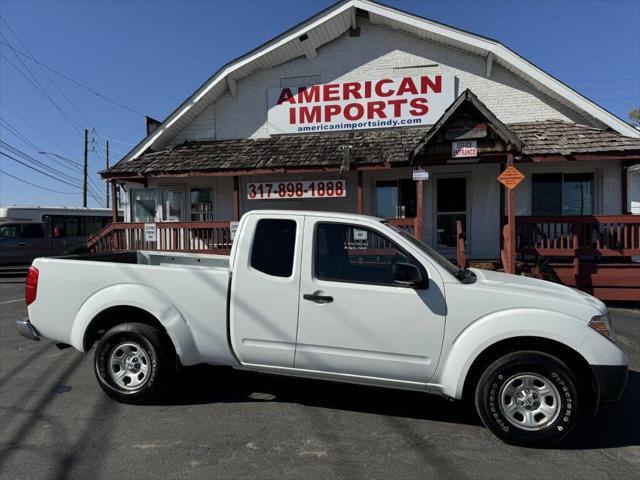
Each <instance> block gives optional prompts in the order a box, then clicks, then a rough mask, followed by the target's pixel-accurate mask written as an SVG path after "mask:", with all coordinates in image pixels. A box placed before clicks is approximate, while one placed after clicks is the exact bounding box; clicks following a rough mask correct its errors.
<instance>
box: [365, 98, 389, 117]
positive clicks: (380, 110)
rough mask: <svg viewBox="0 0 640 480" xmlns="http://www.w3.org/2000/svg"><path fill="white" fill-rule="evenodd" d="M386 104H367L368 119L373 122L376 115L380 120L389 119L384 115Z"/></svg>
mask: <svg viewBox="0 0 640 480" xmlns="http://www.w3.org/2000/svg"><path fill="white" fill-rule="evenodd" d="M385 105H386V104H385V103H384V102H369V103H367V119H368V120H371V119H372V118H374V115H375V114H377V115H378V118H387V114H386V113H384V107H385Z"/></svg>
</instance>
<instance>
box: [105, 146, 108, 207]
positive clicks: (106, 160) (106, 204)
mask: <svg viewBox="0 0 640 480" xmlns="http://www.w3.org/2000/svg"><path fill="white" fill-rule="evenodd" d="M106 150H107V152H106V156H105V157H104V158H105V166H106V170H109V140H107V146H106ZM106 190H107V191H106V192H105V196H106V201H105V205H104V206H105V208H109V185H107V188H106Z"/></svg>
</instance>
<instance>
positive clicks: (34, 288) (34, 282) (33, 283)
mask: <svg viewBox="0 0 640 480" xmlns="http://www.w3.org/2000/svg"><path fill="white" fill-rule="evenodd" d="M39 275H40V272H38V269H37V268H36V267H29V271H28V272H27V283H26V285H25V292H24V299H25V300H26V301H27V305H31V304H32V303H33V302H34V301H35V299H36V295H38V276H39Z"/></svg>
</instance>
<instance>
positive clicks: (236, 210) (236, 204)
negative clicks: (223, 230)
mask: <svg viewBox="0 0 640 480" xmlns="http://www.w3.org/2000/svg"><path fill="white" fill-rule="evenodd" d="M233 220H234V221H235V222H237V221H238V220H240V186H239V181H238V176H237V175H234V177H233Z"/></svg>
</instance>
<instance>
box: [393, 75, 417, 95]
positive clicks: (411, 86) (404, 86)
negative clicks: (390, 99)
mask: <svg viewBox="0 0 640 480" xmlns="http://www.w3.org/2000/svg"><path fill="white" fill-rule="evenodd" d="M405 93H410V94H412V95H417V94H418V89H417V88H416V84H415V83H413V79H412V78H411V77H404V78H403V79H402V81H401V82H400V86H399V87H398V91H397V92H396V95H404V94H405Z"/></svg>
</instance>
